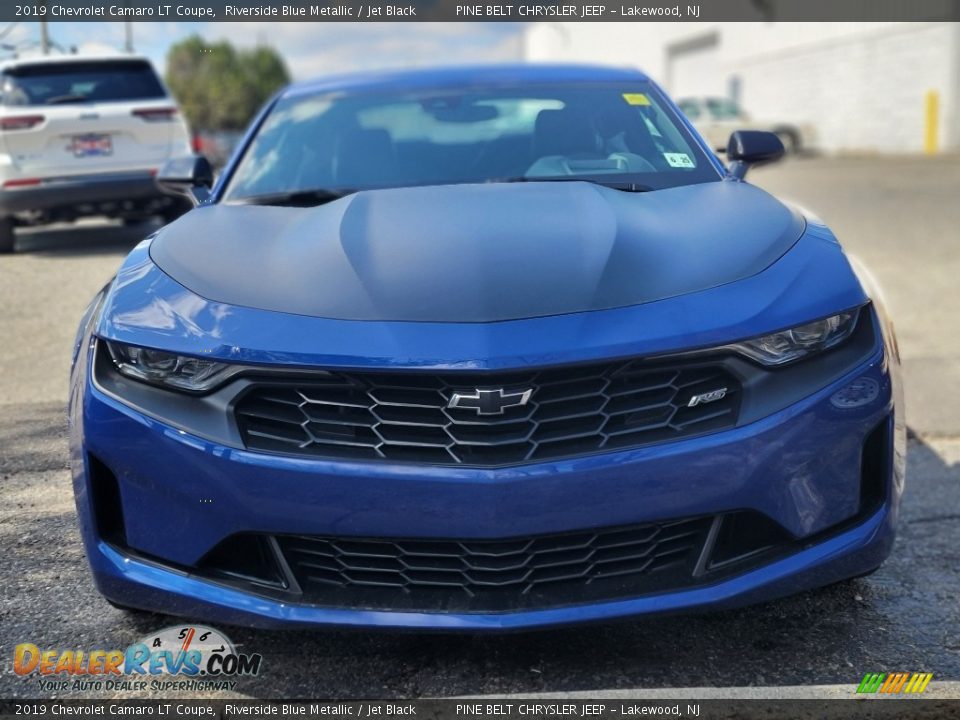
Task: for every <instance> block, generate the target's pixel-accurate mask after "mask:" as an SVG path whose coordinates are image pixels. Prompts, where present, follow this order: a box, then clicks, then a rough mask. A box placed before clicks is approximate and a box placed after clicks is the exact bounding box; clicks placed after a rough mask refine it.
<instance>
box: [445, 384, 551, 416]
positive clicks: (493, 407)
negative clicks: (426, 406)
mask: <svg viewBox="0 0 960 720" xmlns="http://www.w3.org/2000/svg"><path fill="white" fill-rule="evenodd" d="M531 395H533V390H517V391H513V392H509V391H506V390H504V389H503V388H497V389H496V390H480V389H479V388H478V389H476V390H473V391H472V392H471V391H467V390H458V391H456V392H455V393H453V397H451V398H450V403H449V404H448V405H447V407H448V408H462V409H465V410H474V411H476V413H477V415H503V411H504V410H506V409H507V408H512V407H519V406H520V405H526V404H527V402H528V401H529V400H530V396H531Z"/></svg>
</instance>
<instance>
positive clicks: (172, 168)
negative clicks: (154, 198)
mask: <svg viewBox="0 0 960 720" xmlns="http://www.w3.org/2000/svg"><path fill="white" fill-rule="evenodd" d="M157 185H158V186H159V187H160V189H161V190H163V191H164V192H167V193H170V194H172V195H186V196H187V197H188V198H190V200H191V201H192V202H193V204H194V205H199V204H200V203H202V202H204V201H205V200H206V199H207V198H209V197H210V188H211V187H213V168H212V167H211V166H210V161H209V160H207V159H206V158H205V157H203V155H187V156H186V157H179V158H174V159H172V160H168V161H167V163H166V164H165V165H164V166H163V167H162V168H161V169H160V172H159V173H157Z"/></svg>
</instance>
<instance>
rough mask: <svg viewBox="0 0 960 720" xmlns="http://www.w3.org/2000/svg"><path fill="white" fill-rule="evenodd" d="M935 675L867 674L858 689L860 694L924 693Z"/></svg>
mask: <svg viewBox="0 0 960 720" xmlns="http://www.w3.org/2000/svg"><path fill="white" fill-rule="evenodd" d="M932 678H933V673H890V674H889V675H887V674H886V673H867V674H866V675H864V676H863V680H861V681H860V685H859V687H857V692H858V693H887V694H888V695H896V694H898V693H914V694H917V693H922V692H923V691H924V690H926V689H927V685H929V684H930V680H931V679H932Z"/></svg>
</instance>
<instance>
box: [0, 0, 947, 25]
mask: <svg viewBox="0 0 960 720" xmlns="http://www.w3.org/2000/svg"><path fill="white" fill-rule="evenodd" d="M23 20H28V21H29V20H46V21H54V22H119V21H136V22H164V21H181V22H182V21H217V22H231V21H237V22H251V21H252V22H263V21H271V22H284V21H285V22H425V21H426V22H433V21H463V22H477V21H482V22H537V21H548V22H555V21H564V22H623V21H626V22H657V21H672V22H697V21H699V22H705V21H706V22H720V21H735V22H824V21H831V20H832V21H867V20H876V21H945V20H947V21H957V22H960V0H704V1H703V2H696V0H694V1H693V2H689V1H688V0H684V1H683V2H675V1H673V0H637V1H636V2H630V0H624V1H621V0H500V1H499V2H497V1H496V0H494V1H493V2H490V0H410V1H409V2H408V1H406V0H328V1H326V2H325V1H323V0H232V1H231V2H223V1H221V0H189V1H185V2H175V1H173V2H165V1H164V0H160V2H157V0H35V1H34V2H22V3H21V2H12V1H11V0H4V2H3V3H2V4H0V21H8V22H16V21H23Z"/></svg>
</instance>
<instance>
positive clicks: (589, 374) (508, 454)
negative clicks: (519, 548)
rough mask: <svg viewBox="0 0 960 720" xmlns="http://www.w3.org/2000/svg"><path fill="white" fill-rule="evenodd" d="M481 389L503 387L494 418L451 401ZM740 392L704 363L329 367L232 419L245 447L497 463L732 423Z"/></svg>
mask: <svg viewBox="0 0 960 720" xmlns="http://www.w3.org/2000/svg"><path fill="white" fill-rule="evenodd" d="M721 389H725V391H726V394H725V395H724V396H723V397H722V398H720V399H715V400H713V401H710V402H703V403H698V404H696V405H694V406H693V407H690V406H689V403H690V400H691V398H692V397H693V396H694V395H699V394H702V393H708V392H712V391H717V390H721ZM478 390H479V391H502V396H503V399H502V403H501V400H500V398H501V395H500V394H499V392H497V394H496V396H495V397H494V402H493V405H494V407H493V408H492V409H493V410H494V412H493V413H492V414H480V413H478V410H477V408H470V407H450V403H451V399H452V398H453V395H454V393H462V394H466V395H468V396H470V397H473V396H476V395H477V394H478V392H477V391H478ZM528 390H529V391H531V392H530V394H529V396H528V399H527V402H526V404H523V405H514V406H509V407H504V408H503V411H502V413H496V412H495V410H496V409H498V408H497V407H496V405H497V404H504V405H505V404H508V403H509V402H517V401H518V400H519V399H520V398H521V397H522V396H523V395H524V393H526V391H528ZM739 396H740V393H739V384H738V383H737V381H736V379H735V378H734V377H733V376H732V375H731V374H730V373H729V372H727V371H726V370H725V369H724V368H722V367H720V366H718V365H716V364H703V363H700V364H685V365H676V364H674V365H664V364H651V363H650V362H645V361H642V360H635V361H628V362H617V363H604V364H598V365H586V366H575V367H564V368H557V369H546V370H540V371H534V372H509V373H459V374H424V373H419V372H405V373H373V372H371V373H367V372H349V373H348V372H333V373H330V374H329V375H323V376H317V377H316V378H315V379H310V380H299V381H284V382H280V381H277V382H267V381H261V382H258V383H257V384H255V385H254V386H253V387H251V388H250V389H249V390H248V391H247V392H246V393H245V394H244V395H243V396H242V397H241V398H240V400H239V402H238V403H237V406H236V417H237V422H238V425H239V428H240V432H241V434H242V437H243V441H244V444H245V445H246V447H248V448H250V449H253V450H263V451H268V452H280V453H288V454H294V455H307V456H319V457H328V458H346V459H369V460H389V461H399V462H403V461H411V462H420V463H432V464H464V465H473V466H496V465H504V464H510V463H522V462H533V461H537V460H545V459H550V458H558V457H568V456H576V455H583V454H589V453H594V452H600V451H604V450H613V449H622V448H631V447H637V446H641V445H646V444H649V443H655V442H662V441H666V440H672V439H675V438H680V437H688V436H691V435H697V434H702V433H706V432H711V431H715V430H719V429H723V428H728V427H732V426H733V425H735V424H736V419H737V410H738V406H739ZM484 397H486V395H484ZM469 402H474V403H476V401H474V400H470V401H469ZM480 409H483V410H485V411H489V410H491V408H490V407H483V408H480Z"/></svg>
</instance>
